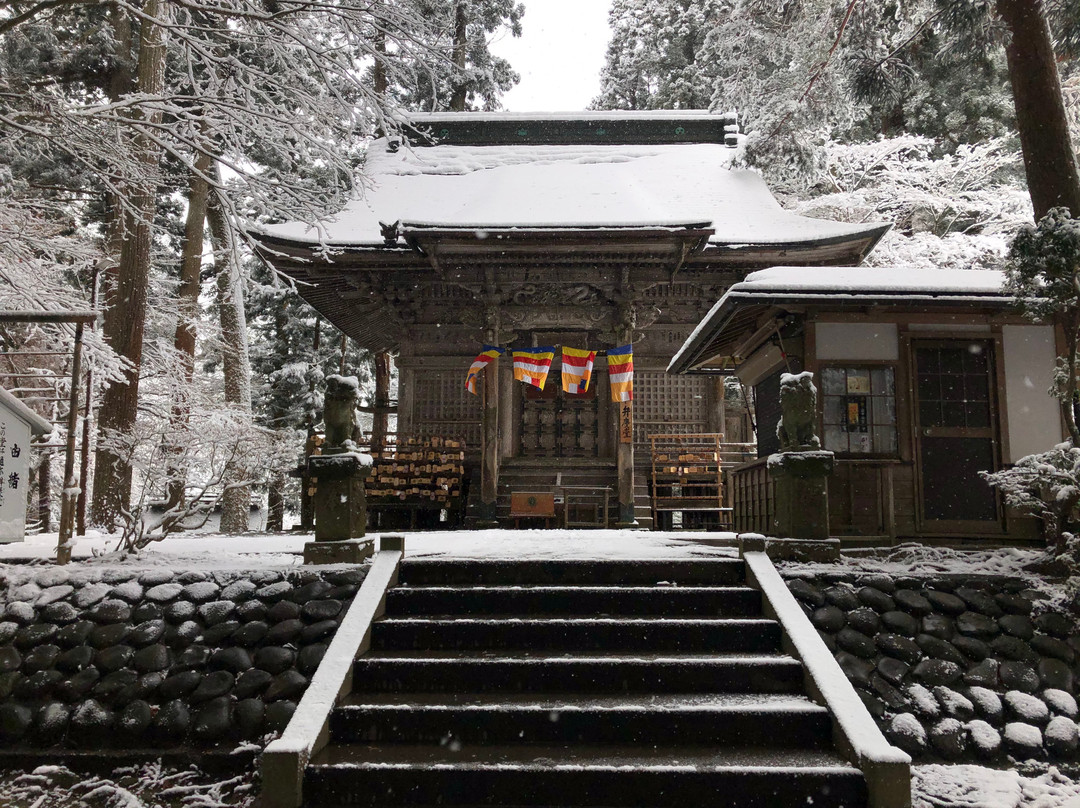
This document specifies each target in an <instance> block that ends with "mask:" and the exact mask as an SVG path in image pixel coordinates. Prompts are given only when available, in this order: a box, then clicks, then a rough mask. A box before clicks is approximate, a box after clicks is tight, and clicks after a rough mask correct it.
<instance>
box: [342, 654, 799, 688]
mask: <svg viewBox="0 0 1080 808" xmlns="http://www.w3.org/2000/svg"><path fill="white" fill-rule="evenodd" d="M801 688H802V666H801V665H800V664H799V663H798V662H797V661H796V660H794V659H792V658H790V657H786V656H782V655H778V654H732V655H725V654H716V655H705V656H702V655H687V656H676V655H670V654H669V655H655V654H634V655H618V654H612V655H597V656H591V657H589V656H568V655H561V656H560V655H556V654H544V653H537V654H532V655H526V654H514V655H494V654H492V655H487V656H485V655H481V654H477V653H472V654H465V653H463V652H444V653H441V654H440V653H437V652H431V651H427V652H416V653H412V654H409V653H395V654H391V653H388V652H382V653H376V654H370V655H367V656H363V657H361V658H359V659H357V660H356V663H355V666H354V669H353V692H364V693H379V692H403V691H409V690H416V691H439V692H450V693H453V692H469V691H482V692H496V691H498V692H502V691H511V692H534V693H541V692H557V693H565V692H574V693H612V692H614V693H680V692H682V693H710V692H735V693H738V692H743V693H797V692H800V691H801Z"/></svg>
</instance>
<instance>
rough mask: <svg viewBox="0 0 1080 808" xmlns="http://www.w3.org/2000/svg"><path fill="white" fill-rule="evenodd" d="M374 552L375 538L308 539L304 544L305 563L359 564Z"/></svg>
mask: <svg viewBox="0 0 1080 808" xmlns="http://www.w3.org/2000/svg"><path fill="white" fill-rule="evenodd" d="M374 552H375V539H343V540H340V541H309V542H307V543H306V544H305V545H304V563H305V564H359V563H361V562H363V561H364V560H365V559H367V558H371V555H372V553H374Z"/></svg>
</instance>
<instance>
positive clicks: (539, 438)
mask: <svg viewBox="0 0 1080 808" xmlns="http://www.w3.org/2000/svg"><path fill="white" fill-rule="evenodd" d="M596 383H597V378H596V373H595V371H594V373H593V380H592V384H590V385H589V390H588V391H587V392H585V393H582V394H580V395H578V394H572V393H567V392H566V391H564V390H563V389H562V367H561V360H560V359H559V356H558V354H556V357H555V359H554V360H553V361H552V363H551V372H550V374H549V375H548V379H547V384H546V385H544V389H543V390H537V389H536V388H535V387H533V386H531V385H526V384H519V385H518V386H519V387H520V388H521V390H522V397H523V401H522V417H521V453H522V454H523V455H525V456H526V457H596V456H597V455H598V442H599V441H598V439H599V429H598V422H599V418H598V410H597V399H596Z"/></svg>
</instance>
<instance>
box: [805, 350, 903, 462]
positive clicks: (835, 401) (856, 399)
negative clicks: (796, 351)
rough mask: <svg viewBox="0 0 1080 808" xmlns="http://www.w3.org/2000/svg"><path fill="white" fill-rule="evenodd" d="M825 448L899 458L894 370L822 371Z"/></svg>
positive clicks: (858, 368)
mask: <svg viewBox="0 0 1080 808" xmlns="http://www.w3.org/2000/svg"><path fill="white" fill-rule="evenodd" d="M821 388H822V412H823V414H824V418H823V420H824V426H825V429H824V432H825V435H824V438H825V448H826V449H831V450H832V451H834V452H852V453H854V454H896V381H895V376H894V372H893V369H892V368H891V367H873V368H870V367H829V368H822V369H821Z"/></svg>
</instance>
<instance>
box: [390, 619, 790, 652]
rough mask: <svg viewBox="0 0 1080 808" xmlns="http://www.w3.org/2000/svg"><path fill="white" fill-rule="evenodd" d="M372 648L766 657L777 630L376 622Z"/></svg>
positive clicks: (713, 622) (677, 622) (686, 623)
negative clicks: (685, 652)
mask: <svg viewBox="0 0 1080 808" xmlns="http://www.w3.org/2000/svg"><path fill="white" fill-rule="evenodd" d="M372 648H374V649H376V650H423V649H431V650H435V649H439V650H441V649H461V650H478V649H492V650H494V649H498V650H522V651H539V650H550V651H565V652H574V653H585V652H589V651H596V650H602V651H604V652H607V653H612V652H625V651H640V652H645V653H650V652H651V653H657V652H678V651H679V650H681V649H693V651H694V652H695V653H723V652H729V653H730V652H739V653H767V652H770V651H772V652H777V651H779V650H780V627H779V625H778V624H777V623H776V621H774V620H767V619H764V618H748V617H716V618H666V617H659V618H658V617H596V618H581V617H509V618H507V617H451V618H425V617H394V618H387V619H384V620H381V621H379V622H378V623H376V625H375V627H374V631H373V634H372Z"/></svg>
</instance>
